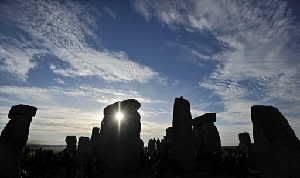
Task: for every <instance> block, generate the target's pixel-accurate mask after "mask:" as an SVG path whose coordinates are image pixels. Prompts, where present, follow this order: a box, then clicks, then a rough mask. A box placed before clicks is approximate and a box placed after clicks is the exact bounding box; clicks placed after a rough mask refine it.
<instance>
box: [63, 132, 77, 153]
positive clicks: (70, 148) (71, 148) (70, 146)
mask: <svg viewBox="0 0 300 178" xmlns="http://www.w3.org/2000/svg"><path fill="white" fill-rule="evenodd" d="M65 141H66V144H67V147H66V149H65V151H67V152H68V153H71V154H74V153H75V152H76V150H77V145H76V144H77V138H76V136H66V139H65Z"/></svg>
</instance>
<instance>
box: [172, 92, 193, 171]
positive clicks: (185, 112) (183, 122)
mask: <svg viewBox="0 0 300 178" xmlns="http://www.w3.org/2000/svg"><path fill="white" fill-rule="evenodd" d="M172 128H173V134H174V143H173V148H172V151H171V153H172V155H170V157H171V159H174V161H175V163H176V164H177V166H178V167H180V168H182V169H183V170H191V169H193V168H194V155H193V145H192V115H191V112H190V103H189V102H188V100H186V99H184V98H183V97H180V98H176V99H175V103H174V107H173V122H172Z"/></svg>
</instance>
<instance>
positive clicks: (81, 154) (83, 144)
mask: <svg viewBox="0 0 300 178" xmlns="http://www.w3.org/2000/svg"><path fill="white" fill-rule="evenodd" d="M77 154H78V159H79V161H80V163H82V164H86V163H87V162H88V161H89V159H90V157H91V155H92V148H91V144H90V138H89V137H79V140H78V149H77Z"/></svg>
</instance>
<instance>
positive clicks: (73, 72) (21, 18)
mask: <svg viewBox="0 0 300 178" xmlns="http://www.w3.org/2000/svg"><path fill="white" fill-rule="evenodd" d="M107 11H108V10H107V8H106V10H105V12H106V13H107ZM110 14H112V12H110ZM101 15H103V14H101V13H99V12H98V11H97V9H96V8H94V7H93V6H92V5H90V4H89V3H88V2H73V1H72V2H71V1H63V2H62V1H35V0H30V1H27V2H24V1H19V0H15V1H6V2H5V1H4V2H3V3H2V4H1V7H0V16H1V17H3V18H1V21H0V23H2V25H1V26H3V27H5V28H3V29H2V30H1V31H0V39H1V42H0V55H1V56H0V59H1V68H0V69H1V70H2V71H8V72H10V73H11V74H13V75H15V76H17V77H18V78H20V79H22V80H26V79H27V77H28V73H29V72H30V70H32V69H34V68H35V67H36V66H37V64H38V62H39V59H41V58H43V56H45V55H54V56H56V57H57V58H58V59H59V60H61V61H63V62H66V63H67V65H64V66H60V65H58V64H56V65H52V68H50V69H51V70H52V71H53V72H54V73H56V74H58V75H61V76H64V77H78V76H83V77H85V76H95V77H99V78H102V79H104V80H106V81H118V82H130V81H136V82H142V83H145V82H148V81H149V80H151V79H153V78H156V77H158V75H159V74H158V73H157V72H156V71H154V70H153V69H151V68H150V67H148V66H145V65H142V64H139V63H137V62H135V60H134V59H131V58H129V57H128V55H127V54H126V53H125V52H122V51H109V50H108V49H105V48H103V47H97V45H96V44H98V42H97V41H98V40H99V39H100V38H98V36H97V32H96V29H97V28H96V25H98V24H96V17H97V18H99V17H100V18H101ZM12 29H13V30H16V31H18V32H19V33H18V34H14V33H8V32H7V31H10V30H12Z"/></svg>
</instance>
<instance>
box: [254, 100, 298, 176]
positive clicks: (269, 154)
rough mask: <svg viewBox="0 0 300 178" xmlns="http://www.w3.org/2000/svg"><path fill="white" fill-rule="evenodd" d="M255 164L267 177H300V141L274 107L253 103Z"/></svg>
mask: <svg viewBox="0 0 300 178" xmlns="http://www.w3.org/2000/svg"><path fill="white" fill-rule="evenodd" d="M251 120H252V123H253V136H254V148H255V154H256V164H257V166H258V168H259V169H261V170H262V171H263V172H264V175H265V177H268V178H269V177H274V178H279V177H280V178H290V177H292V178H296V177H300V171H299V169H300V141H299V139H298V138H297V137H296V135H295V133H294V131H293V129H292V128H291V127H290V125H289V123H288V121H287V120H286V119H285V117H284V116H283V115H282V114H281V113H280V112H279V110H278V109H277V108H275V107H273V106H261V105H257V106H252V107H251Z"/></svg>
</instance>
